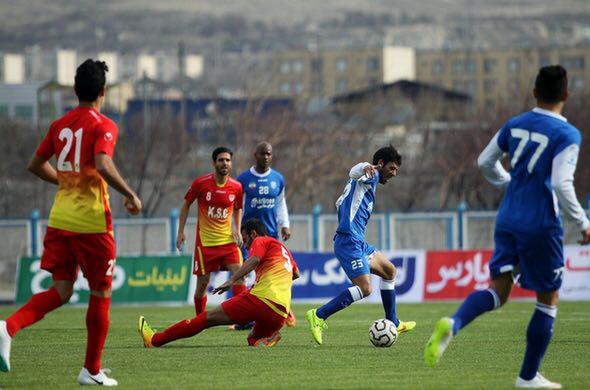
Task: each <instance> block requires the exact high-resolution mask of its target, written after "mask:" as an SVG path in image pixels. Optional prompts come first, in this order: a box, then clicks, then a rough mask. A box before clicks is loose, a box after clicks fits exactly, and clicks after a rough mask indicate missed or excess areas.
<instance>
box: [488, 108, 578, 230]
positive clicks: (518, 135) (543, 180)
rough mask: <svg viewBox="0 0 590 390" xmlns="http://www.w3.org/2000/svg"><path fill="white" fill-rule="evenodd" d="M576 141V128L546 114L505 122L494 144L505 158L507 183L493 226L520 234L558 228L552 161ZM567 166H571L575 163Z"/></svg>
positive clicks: (534, 113) (529, 114)
mask: <svg viewBox="0 0 590 390" xmlns="http://www.w3.org/2000/svg"><path fill="white" fill-rule="evenodd" d="M580 142H581V136H580V132H579V130H578V129H576V128H575V127H574V126H572V125H570V124H569V123H568V122H567V121H566V119H565V118H563V117H562V116H560V115H557V114H551V113H550V112H548V111H544V110H539V109H535V110H533V111H529V112H525V113H523V114H520V115H518V116H516V117H514V118H511V119H510V120H509V121H508V122H506V124H505V125H504V126H503V127H502V128H501V129H500V133H499V135H498V141H497V143H498V147H499V148H500V149H501V150H502V151H504V152H506V153H508V155H509V158H510V166H511V167H512V169H511V171H510V176H511V180H510V184H509V185H508V189H507V190H506V193H505V194H504V199H503V200H502V203H501V205H500V209H499V210H498V216H497V218H496V225H497V226H501V227H503V228H507V229H509V230H515V231H521V232H532V231H537V230H538V229H553V228H557V229H561V228H562V222H561V218H560V216H559V206H558V203H557V197H556V195H555V193H554V191H553V188H552V186H551V175H552V164H553V159H554V158H555V156H557V155H558V154H559V153H561V152H562V151H563V150H564V149H565V148H567V147H568V146H571V145H578V146H579V145H580ZM569 163H571V164H574V166H575V164H576V161H571V162H569Z"/></svg>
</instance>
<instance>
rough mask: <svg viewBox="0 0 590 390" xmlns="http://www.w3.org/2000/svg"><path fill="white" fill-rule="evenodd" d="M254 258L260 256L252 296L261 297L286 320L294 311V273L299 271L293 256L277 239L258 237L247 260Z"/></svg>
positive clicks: (251, 291)
mask: <svg viewBox="0 0 590 390" xmlns="http://www.w3.org/2000/svg"><path fill="white" fill-rule="evenodd" d="M253 256H256V257H258V258H259V259H260V263H258V266H256V270H255V272H256V282H254V286H252V289H251V290H250V294H252V295H255V296H257V297H258V298H260V300H261V301H263V302H264V303H266V304H267V305H268V306H270V308H271V309H273V310H274V311H275V312H277V313H279V314H281V315H282V316H283V317H287V314H288V313H289V311H290V310H291V286H292V285H293V273H294V271H295V270H297V263H295V260H294V259H293V255H292V254H291V252H290V251H289V250H288V249H287V248H286V247H285V246H284V245H283V244H282V243H280V242H279V241H278V240H277V239H275V238H273V237H268V236H263V237H256V238H255V239H254V241H253V242H252V245H250V248H249V249H248V257H253ZM269 301H270V302H269ZM273 303H274V304H275V305H273ZM276 305H280V306H282V308H279V307H277V306H276ZM283 309H284V310H286V311H283Z"/></svg>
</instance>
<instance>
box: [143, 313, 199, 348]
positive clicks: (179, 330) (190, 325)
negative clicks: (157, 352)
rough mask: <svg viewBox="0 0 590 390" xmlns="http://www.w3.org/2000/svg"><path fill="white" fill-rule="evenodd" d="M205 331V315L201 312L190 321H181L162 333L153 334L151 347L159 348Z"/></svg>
mask: <svg viewBox="0 0 590 390" xmlns="http://www.w3.org/2000/svg"><path fill="white" fill-rule="evenodd" d="M205 329H207V313H206V312H203V313H201V314H199V315H198V316H196V317H195V318H193V319H192V320H183V321H180V322H177V323H176V324H174V325H172V326H171V327H169V328H168V329H166V330H164V331H163V332H158V333H156V334H154V337H153V338H152V345H153V346H154V347H161V346H162V345H164V344H168V343H169V342H171V341H174V340H178V339H184V338H187V337H191V336H194V335H196V334H199V333H201V332H202V331H203V330H205Z"/></svg>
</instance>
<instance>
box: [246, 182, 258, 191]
mask: <svg viewBox="0 0 590 390" xmlns="http://www.w3.org/2000/svg"><path fill="white" fill-rule="evenodd" d="M248 188H249V189H251V190H253V189H254V188H256V183H254V182H253V181H251V182H250V183H249V184H248Z"/></svg>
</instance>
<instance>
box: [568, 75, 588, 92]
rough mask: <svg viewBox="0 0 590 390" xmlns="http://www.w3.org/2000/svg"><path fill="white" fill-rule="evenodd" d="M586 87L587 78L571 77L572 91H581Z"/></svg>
mask: <svg viewBox="0 0 590 390" xmlns="http://www.w3.org/2000/svg"><path fill="white" fill-rule="evenodd" d="M585 87H586V80H584V79H583V78H582V77H572V78H571V79H570V89H571V90H572V91H580V90H583V89H584V88H585Z"/></svg>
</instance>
